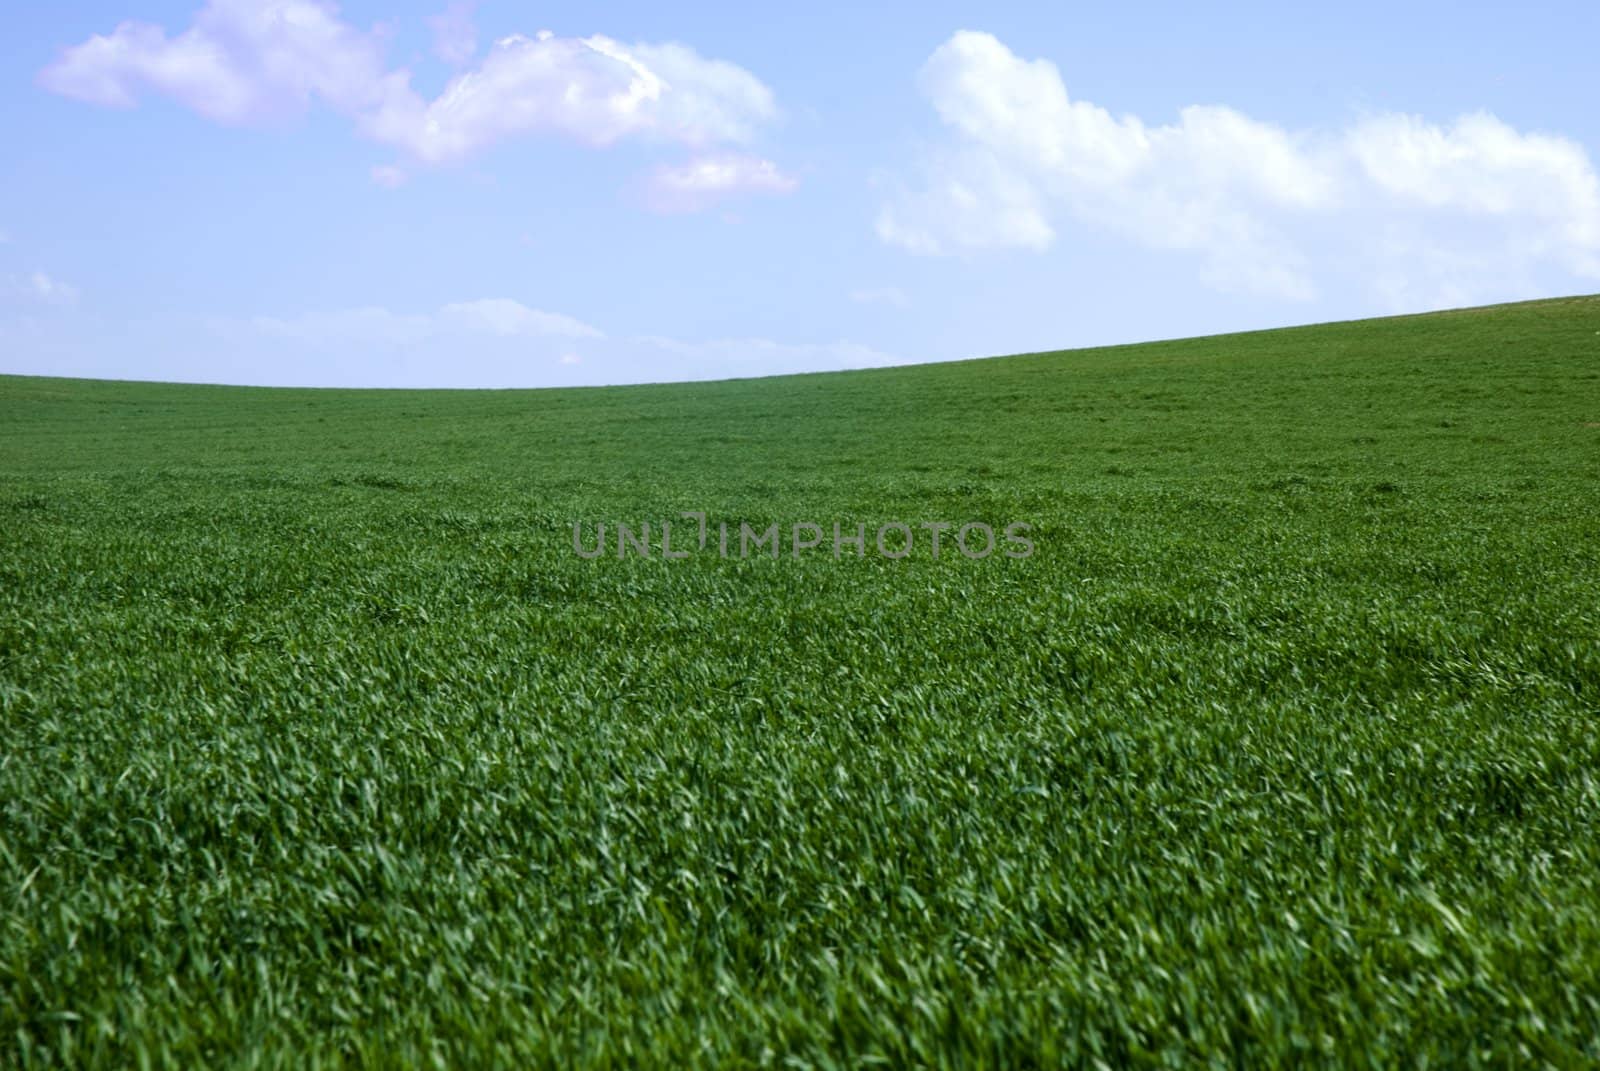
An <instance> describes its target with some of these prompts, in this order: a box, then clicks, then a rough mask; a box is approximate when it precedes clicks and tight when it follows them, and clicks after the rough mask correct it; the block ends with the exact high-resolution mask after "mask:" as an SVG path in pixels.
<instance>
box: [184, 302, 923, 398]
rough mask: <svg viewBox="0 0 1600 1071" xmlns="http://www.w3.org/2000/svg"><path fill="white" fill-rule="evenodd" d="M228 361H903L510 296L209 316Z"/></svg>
mask: <svg viewBox="0 0 1600 1071" xmlns="http://www.w3.org/2000/svg"><path fill="white" fill-rule="evenodd" d="M211 326H212V329H213V330H214V331H216V332H218V333H219V334H220V335H221V336H222V337H223V339H224V340H225V342H226V345H224V346H223V347H221V349H220V350H219V352H221V353H224V354H226V357H225V361H226V364H225V365H224V366H219V367H215V368H208V369H197V370H196V371H195V372H194V373H193V374H194V375H195V376H197V377H198V378H202V379H206V380H208V381H216V382H241V383H272V384H285V385H289V384H298V385H306V386H362V385H372V384H374V383H382V384H385V385H390V386H402V385H403V386H435V387H446V386H450V387H467V386H475V387H513V386H545V385H557V384H565V383H641V382H661V381H669V380H688V379H720V378H728V377H739V376H766V375H778V374H783V373H791V372H811V371H823V370H836V369H848V368H868V367H875V366H880V365H890V364H899V363H903V362H902V361H901V359H900V358H898V357H895V356H893V355H891V354H888V353H885V352H882V351H880V350H877V349H874V348H872V347H869V346H864V345H861V344H859V343H855V342H850V341H848V340H837V341H833V342H811V343H785V342H780V341H777V340H773V339H766V338H724V339H710V340H686V339H678V338H670V337H665V336H659V335H622V336H615V335H609V334H607V333H605V332H604V331H602V330H600V329H599V328H597V327H594V326H592V325H590V324H587V323H584V322H583V321H581V320H578V319H576V318H574V317H571V316H566V315H563V314H561V313H553V312H546V311H543V310H539V309H534V308H531V307H529V306H527V305H524V304H522V303H520V302H517V301H513V300H510V299H506V298H497V299H487V300H478V301H467V302H459V303H455V304H450V305H445V306H443V307H442V308H439V309H437V310H435V311H432V312H397V311H394V310H391V309H388V308H385V307H382V306H367V307H359V308H350V309H338V310H332V311H327V312H318V313H309V314H305V315H300V316H291V317H280V316H258V317H254V318H251V319H247V320H216V321H212V324H211Z"/></svg>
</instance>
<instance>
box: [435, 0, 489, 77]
mask: <svg viewBox="0 0 1600 1071" xmlns="http://www.w3.org/2000/svg"><path fill="white" fill-rule="evenodd" d="M477 6H478V5H477V4H476V3H473V2H471V0H452V2H451V3H450V5H449V6H448V7H446V8H445V9H444V11H443V12H442V13H441V14H438V15H434V16H432V17H431V18H429V19H428V29H429V30H431V31H432V32H433V54H434V55H435V56H438V57H439V58H440V59H442V60H444V61H445V62H446V63H448V64H450V65H451V66H452V67H461V66H464V65H465V64H467V63H468V62H470V61H471V60H472V57H473V56H474V55H476V54H477V51H478V27H477V26H476V25H474V24H473V21H472V15H473V12H474V11H475V10H476V9H477Z"/></svg>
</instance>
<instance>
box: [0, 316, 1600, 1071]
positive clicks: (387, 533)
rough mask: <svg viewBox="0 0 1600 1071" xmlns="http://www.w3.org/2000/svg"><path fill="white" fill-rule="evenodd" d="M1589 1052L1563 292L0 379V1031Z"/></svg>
mask: <svg viewBox="0 0 1600 1071" xmlns="http://www.w3.org/2000/svg"><path fill="white" fill-rule="evenodd" d="M685 512H703V513H704V514H705V515H706V517H707V521H708V530H709V532H710V538H709V540H708V545H707V547H706V548H705V549H701V548H699V547H698V545H697V544H696V542H695V540H694V539H693V538H690V537H691V534H692V533H693V532H694V531H695V528H696V523H697V522H695V521H694V520H685V519H682V518H681V515H682V514H683V513H685ZM663 520H666V521H670V522H672V530H671V537H670V538H671V540H672V546H673V547H674V548H675V549H676V548H678V547H682V546H688V547H689V548H690V553H689V555H688V557H685V558H672V559H667V558H665V557H663V555H662V553H661V552H660V535H661V533H660V527H659V526H660V522H661V521H663ZM619 522H621V523H626V524H629V525H630V526H632V528H633V530H635V531H637V530H638V529H639V526H641V525H642V524H643V523H644V522H649V523H650V525H651V539H652V540H653V543H654V546H653V547H652V553H650V554H649V556H648V557H647V556H644V555H642V554H639V553H629V554H628V555H627V556H626V557H622V558H619V557H618V555H617V553H616V546H615V537H614V536H613V535H609V534H608V542H609V543H610V546H609V547H608V553H606V554H605V555H603V556H602V557H599V558H594V559H588V558H584V557H581V556H580V555H578V554H577V553H575V552H574V546H573V526H574V524H575V523H578V524H579V525H580V526H581V530H580V536H581V537H582V540H583V542H584V543H586V544H589V545H591V546H592V544H593V540H594V538H595V533H596V526H597V525H598V524H600V523H605V524H607V525H608V526H610V527H608V533H609V532H612V531H614V526H615V525H616V524H617V523H619ZM743 522H748V523H749V524H750V525H751V527H752V528H753V529H757V530H764V529H766V528H767V527H768V526H769V525H771V524H778V525H780V526H781V531H780V537H781V545H780V547H779V550H780V553H779V554H778V555H777V556H776V557H774V556H773V555H771V554H770V553H768V552H767V551H766V550H765V549H762V550H760V551H759V552H756V553H752V554H750V555H749V556H747V557H741V556H740V555H739V554H738V553H737V549H736V548H737V533H738V526H739V525H740V524H741V523H743ZM798 522H811V523H814V524H816V525H817V526H818V527H819V528H821V529H823V530H824V531H825V534H826V538H825V539H824V541H823V543H822V545H821V546H819V547H817V548H815V549H808V550H804V551H802V552H801V553H800V554H799V555H798V556H796V554H795V553H793V550H792V544H791V539H790V536H791V531H790V528H791V526H792V525H793V524H795V523H798ZM895 522H900V523H904V524H906V525H908V526H910V527H911V529H912V539H913V547H912V552H911V553H910V554H909V555H907V556H906V557H903V558H891V557H886V556H885V555H883V554H880V553H879V551H878V549H877V547H876V546H875V545H874V544H875V533H876V532H877V530H878V529H879V528H880V527H881V526H883V525H886V524H891V523H895ZM931 522H938V523H949V524H950V525H952V528H951V529H950V530H948V531H946V532H945V533H944V539H945V543H944V546H943V548H942V553H941V555H940V556H939V557H938V558H934V557H933V556H932V554H931V552H930V548H929V547H928V546H927V543H926V538H927V537H928V535H929V534H930V533H929V531H928V530H926V529H923V528H922V527H920V526H921V525H922V524H924V523H931ZM1016 522H1021V523H1024V524H1026V525H1027V526H1028V529H1027V530H1028V532H1029V533H1030V534H1029V536H1028V538H1029V539H1030V540H1031V541H1032V548H1033V549H1032V553H1031V554H1029V555H1027V556H1026V557H1012V556H1007V555H1006V554H1004V553H1003V548H1004V547H1005V545H1006V544H1005V540H1004V537H1003V535H1000V533H1001V531H1002V529H1003V528H1004V527H1005V526H1006V525H1008V524H1012V523H1016ZM723 523H726V524H729V525H731V527H732V529H733V532H734V536H735V538H734V541H733V542H734V549H733V550H732V552H730V554H729V555H728V556H726V557H724V556H723V555H722V554H721V553H719V552H718V549H717V546H716V543H717V531H718V526H719V525H721V524H723ZM835 523H839V524H840V525H841V526H842V530H844V531H846V532H847V533H851V534H853V532H854V530H855V526H856V525H862V526H864V527H865V532H866V539H865V540H864V542H865V547H864V550H865V553H857V551H856V548H855V547H854V546H852V545H845V546H843V547H841V548H840V551H841V552H840V553H839V554H838V555H837V556H836V555H835V553H834V547H833V538H832V535H833V533H832V526H833V525H834V524H835ZM968 523H985V524H989V525H991V526H992V527H993V529H994V530H995V532H996V534H997V536H999V544H1000V547H1001V548H1002V549H997V550H996V551H995V552H994V553H992V554H990V555H988V556H987V557H983V558H974V557H968V556H967V555H965V554H961V553H959V552H952V549H951V548H952V544H951V543H950V540H951V539H952V538H953V535H954V532H955V529H956V528H958V527H959V526H961V525H964V524H968ZM901 538H902V535H895V536H893V537H892V546H898V545H899V541H900V539H901ZM1597 1064H1600V298H1595V297H1586V298H1568V299H1561V300H1555V301H1547V302H1536V303H1530V304H1523V305H1514V306H1501V307H1495V308H1488V309H1470V310H1462V311H1458V312H1449V313H1438V314H1432V315H1426V316H1416V317H1405V318H1396V319H1388V320H1373V321H1363V322H1356V323H1343V324H1330V325H1324V326H1315V327H1304V328H1294V329H1288V330H1279V331H1268V332H1259V333H1252V334H1243V335H1233V336H1225V337H1215V338H1204V339H1191V340H1184V341H1174V342H1161V343H1152V344H1146V345H1138V346H1126V347H1116V348H1107V349H1098V350H1083V351H1072V352H1060V353H1041V354H1030V355H1024V356H1015V357H1004V358H994V359H987V360H978V361H967V362H959V363H951V364H939V365H925V366H916V367H902V368H893V369H882V370H871V371H860V372H848V373H831V374H819V375H809V376H793V377H783V378H770V379H756V380H739V381H729V382H719V383H702V384H680V385H663V386H642V387H618V388H597V389H570V390H569V389H562V390H548V391H495V392H488V391H415V392H413V391H344V390H276V389H250V388H233V387H207V386H178V385H161V384H145V383H120V382H91V381H74V380H60V379H41V378H19V377H4V378H0V1065H3V1066H7V1067H17V1068H43V1067H108V1068H112V1067H115V1068H122V1067H144V1066H150V1067H163V1066H171V1067H212V1068H232V1067H238V1068H256V1067H263V1068H264V1067H275V1066H289V1065H292V1066H407V1067H410V1066H439V1067H468V1066H499V1067H507V1068H530V1067H595V1068H619V1069H620V1068H634V1067H691V1066H718V1067H723V1066H725V1067H773V1068H871V1067H883V1068H899V1067H913V1066H929V1067H972V1068H978V1067H1056V1066H1084V1067H1103V1068H1124V1067H1173V1068H1178V1067H1193V1066H1218V1067H1222V1066H1227V1067H1236V1066H1248V1067H1274V1066H1278V1067H1305V1066H1328V1067H1397V1066H1399V1067H1424V1066H1429V1067H1439V1068H1463V1067H1474V1066H1485V1067H1487V1066H1495V1067H1500V1066H1541V1065H1548V1066H1555V1067H1574V1068H1576V1067H1591V1066H1595V1065H1597Z"/></svg>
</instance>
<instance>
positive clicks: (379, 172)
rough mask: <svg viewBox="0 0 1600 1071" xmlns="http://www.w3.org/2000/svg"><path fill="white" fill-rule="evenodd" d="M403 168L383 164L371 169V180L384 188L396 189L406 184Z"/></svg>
mask: <svg viewBox="0 0 1600 1071" xmlns="http://www.w3.org/2000/svg"><path fill="white" fill-rule="evenodd" d="M406 178H407V175H406V173H405V169H403V168H399V167H394V166H391V165H384V166H382V167H375V168H373V169H372V181H373V182H375V183H377V184H378V185H379V186H382V187H383V188H384V189H386V190H398V189H399V188H400V187H401V186H404V185H405V184H406Z"/></svg>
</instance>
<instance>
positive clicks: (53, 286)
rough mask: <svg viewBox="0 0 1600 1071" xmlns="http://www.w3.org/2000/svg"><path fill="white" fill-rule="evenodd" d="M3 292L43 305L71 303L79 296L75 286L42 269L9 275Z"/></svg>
mask: <svg viewBox="0 0 1600 1071" xmlns="http://www.w3.org/2000/svg"><path fill="white" fill-rule="evenodd" d="M5 292H6V293H7V294H9V295H11V296H12V297H13V298H20V299H23V300H26V301H31V302H35V303H40V304H45V305H73V304H76V303H77V300H78V296H79V294H78V288H77V287H75V286H73V285H72V284H71V283H65V282H62V281H61V280H60V279H57V278H54V277H53V276H51V275H49V274H48V273H46V272H42V271H34V272H29V273H28V274H26V275H13V276H11V277H10V278H9V279H7V280H6V284H5Z"/></svg>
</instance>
